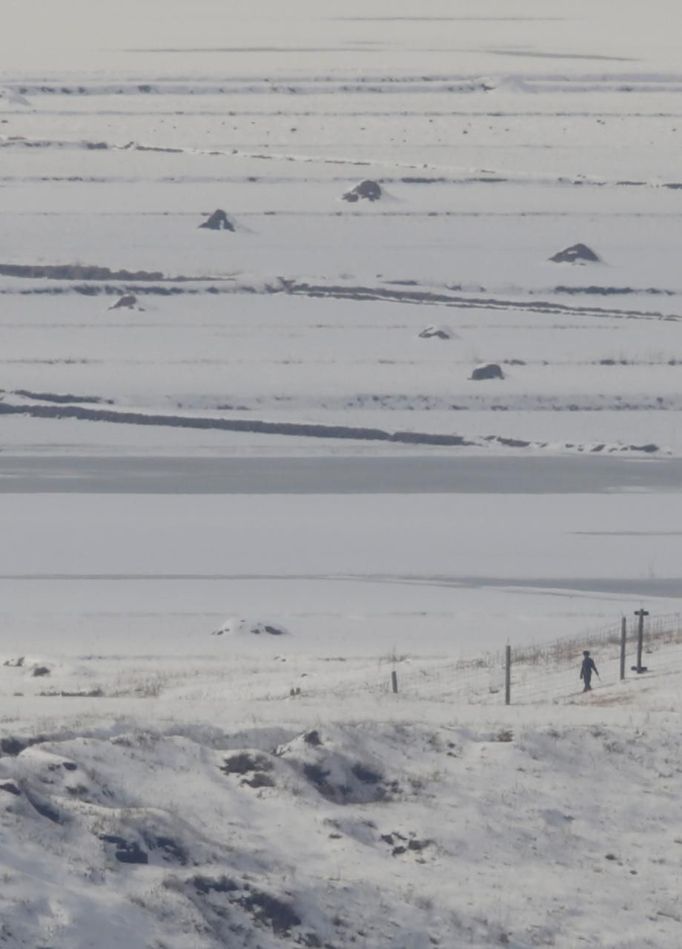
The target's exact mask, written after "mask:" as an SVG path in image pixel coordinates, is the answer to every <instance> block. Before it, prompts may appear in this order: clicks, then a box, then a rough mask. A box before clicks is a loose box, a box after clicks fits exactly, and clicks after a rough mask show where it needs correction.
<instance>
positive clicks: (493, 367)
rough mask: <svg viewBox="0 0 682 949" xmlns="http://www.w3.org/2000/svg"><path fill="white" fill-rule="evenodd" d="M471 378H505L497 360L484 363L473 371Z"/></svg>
mask: <svg viewBox="0 0 682 949" xmlns="http://www.w3.org/2000/svg"><path fill="white" fill-rule="evenodd" d="M469 378H470V379H475V380H477V381H478V380H481V379H504V373H503V372H502V369H501V367H500V366H499V365H498V364H497V363H496V362H487V363H482V364H481V365H480V366H476V368H475V369H474V370H473V371H472V373H471V375H470V376H469Z"/></svg>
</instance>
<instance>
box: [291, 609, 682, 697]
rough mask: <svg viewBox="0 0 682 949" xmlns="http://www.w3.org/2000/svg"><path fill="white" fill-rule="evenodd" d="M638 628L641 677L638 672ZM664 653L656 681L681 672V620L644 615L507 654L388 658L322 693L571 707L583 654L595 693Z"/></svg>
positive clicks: (630, 676)
mask: <svg viewBox="0 0 682 949" xmlns="http://www.w3.org/2000/svg"><path fill="white" fill-rule="evenodd" d="M640 622H642V624H643V625H642V631H643V642H642V645H643V649H642V656H641V658H642V662H641V664H640V665H641V667H642V668H643V669H644V670H645V671H643V672H637V671H635V670H636V668H637V662H638V632H639V625H640ZM624 626H625V638H624V639H623V629H624ZM623 644H624V647H625V650H624V657H623V656H622V652H621V650H622V646H623ZM677 646H679V647H680V648H679V649H678V648H675V647H677ZM670 647H673V648H670ZM663 648H665V668H664V670H662V669H661V668H657V669H656V673H657V674H658V673H660V672H661V671H665V672H675V671H679V672H682V614H679V613H674V614H668V615H661V616H649V615H648V614H646V615H645V616H643V617H642V619H641V620H640V618H639V617H638V616H636V615H635V616H632V622H631V621H630V618H628V619H627V623H626V624H625V623H624V622H623V620H621V621H620V622H618V623H614V624H613V625H610V626H606V627H603V628H602V629H598V630H594V631H592V632H588V633H586V634H583V635H581V636H571V637H564V638H561V639H555V640H553V641H551V642H541V643H532V644H529V645H525V646H511V647H507V648H506V649H501V650H498V651H493V652H487V653H483V654H482V655H480V656H478V657H476V658H471V659H447V658H442V659H434V658H429V659H418V658H411V657H397V656H396V657H387V658H386V659H384V660H382V661H381V662H380V664H379V667H378V669H377V675H376V677H374V676H372V678H371V679H370V678H369V677H365V678H364V681H362V682H360V681H358V680H357V679H356V680H355V681H346V682H340V683H338V684H337V685H336V687H334V686H332V687H330V688H328V689H327V691H328V692H330V693H338V695H339V696H342V695H351V694H355V693H357V694H361V693H364V694H367V693H381V692H395V691H396V690H397V694H398V695H399V696H401V695H403V696H409V697H411V698H415V699H421V700H427V701H428V700H431V701H442V702H454V703H463V702H464V703H472V704H486V705H488V704H489V705H504V704H505V703H507V704H512V705H527V704H533V703H547V702H554V703H562V702H570V701H572V700H574V699H575V697H576V695H577V694H578V693H580V692H582V682H581V681H580V678H579V674H580V664H581V661H582V653H583V650H584V649H589V650H590V652H591V654H592V656H593V658H594V660H595V663H596V665H597V668H598V670H599V674H600V677H599V678H595V679H593V687H594V688H595V691H596V690H598V689H599V688H600V687H602V686H605V685H615V684H617V683H618V682H619V680H620V678H621V672H622V673H623V677H624V678H626V679H640V678H642V677H646V675H647V671H646V669H647V668H648V665H649V666H651V667H652V668H653V666H654V665H655V656H656V653H657V652H659V651H660V650H661V649H663ZM623 658H624V661H623ZM508 660H509V661H508ZM305 691H306V692H307V691H308V689H305Z"/></svg>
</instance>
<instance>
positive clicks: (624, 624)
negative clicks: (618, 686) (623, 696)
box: [620, 617, 628, 682]
mask: <svg viewBox="0 0 682 949" xmlns="http://www.w3.org/2000/svg"><path fill="white" fill-rule="evenodd" d="M627 635H628V621H627V620H626V618H625V617H623V618H622V619H621V621H620V680H621V682H622V681H623V679H624V678H625V644H626V642H627Z"/></svg>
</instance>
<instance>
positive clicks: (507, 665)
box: [504, 645, 511, 705]
mask: <svg viewBox="0 0 682 949" xmlns="http://www.w3.org/2000/svg"><path fill="white" fill-rule="evenodd" d="M504 704H505V705H511V646H510V645H507V647H506V649H505V651H504Z"/></svg>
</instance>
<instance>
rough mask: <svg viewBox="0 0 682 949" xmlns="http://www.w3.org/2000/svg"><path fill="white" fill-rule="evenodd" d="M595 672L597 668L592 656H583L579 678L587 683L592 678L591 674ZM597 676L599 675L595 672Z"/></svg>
mask: <svg viewBox="0 0 682 949" xmlns="http://www.w3.org/2000/svg"><path fill="white" fill-rule="evenodd" d="M593 672H597V667H596V666H595V664H594V659H593V658H592V656H585V658H584V659H583V664H582V665H581V667H580V678H581V679H584V680H585V682H589V681H590V679H591V678H592V673H593ZM597 675H599V673H598V672H597Z"/></svg>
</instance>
